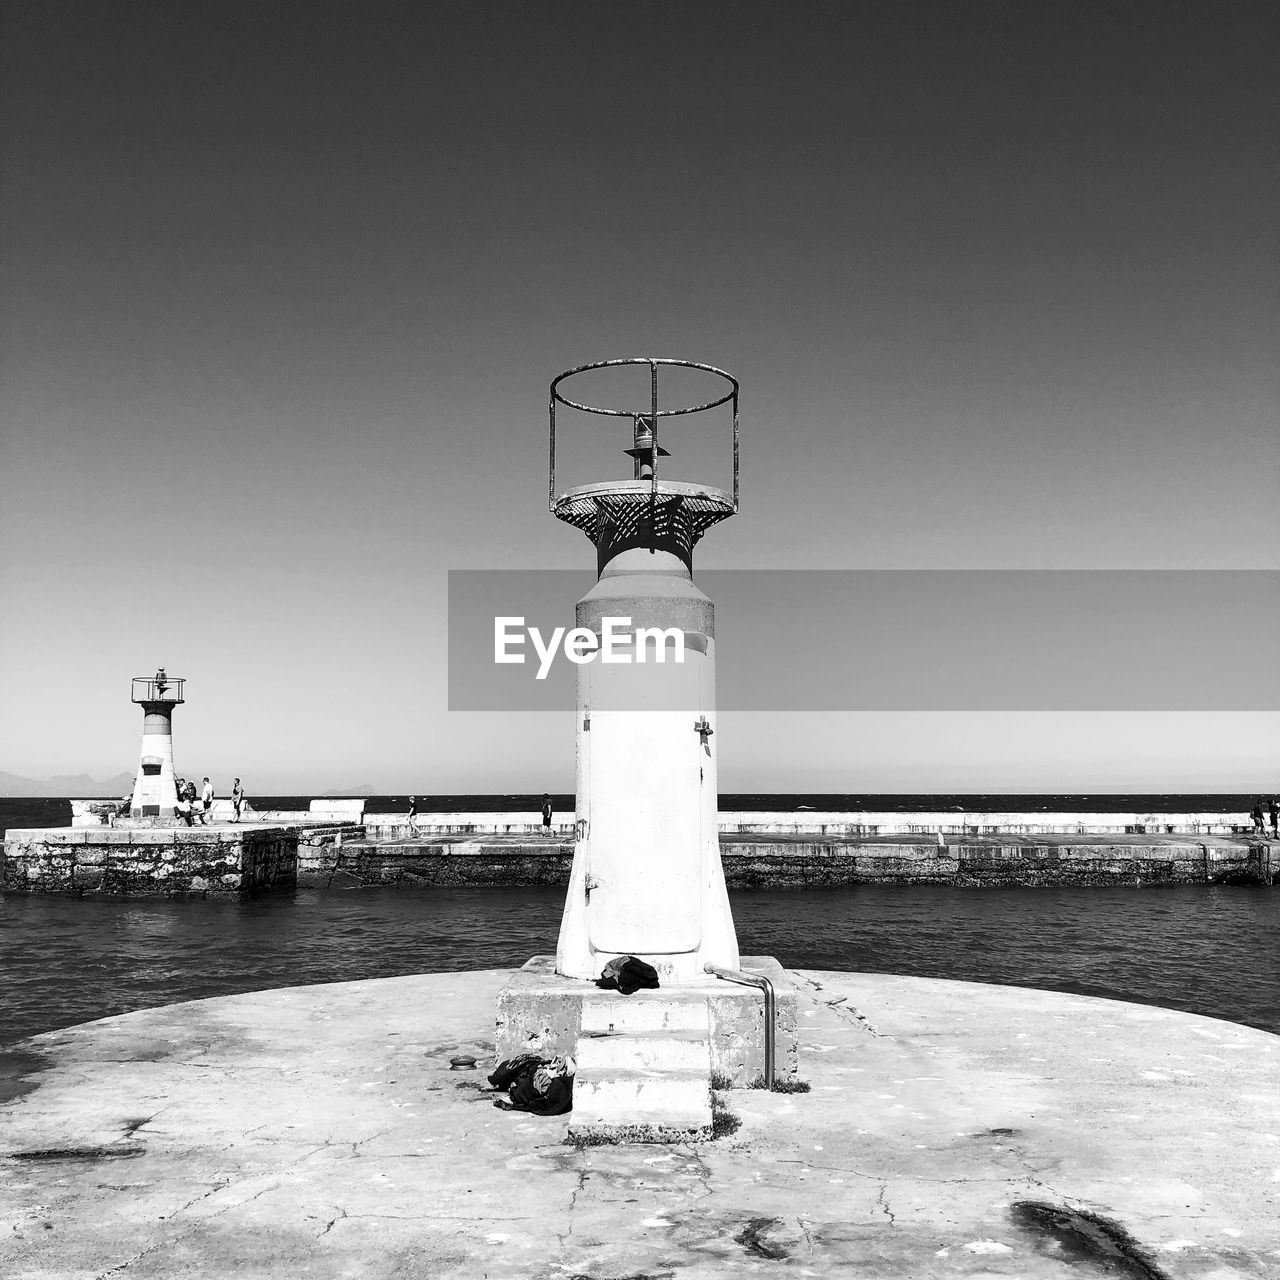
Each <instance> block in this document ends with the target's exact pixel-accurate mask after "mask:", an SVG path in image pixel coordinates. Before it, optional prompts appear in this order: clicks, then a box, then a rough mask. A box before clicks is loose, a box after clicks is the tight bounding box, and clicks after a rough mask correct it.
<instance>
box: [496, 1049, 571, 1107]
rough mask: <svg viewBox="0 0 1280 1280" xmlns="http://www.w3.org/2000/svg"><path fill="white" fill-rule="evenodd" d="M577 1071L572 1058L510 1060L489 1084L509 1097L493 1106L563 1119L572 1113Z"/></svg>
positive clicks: (525, 1055)
mask: <svg viewBox="0 0 1280 1280" xmlns="http://www.w3.org/2000/svg"><path fill="white" fill-rule="evenodd" d="M576 1071H577V1066H576V1065H575V1063H574V1061H573V1059H572V1058H542V1057H539V1056H538V1055H537V1054H536V1053H522V1054H520V1055H519V1056H518V1057H515V1058H507V1059H505V1060H504V1061H502V1062H500V1063H498V1065H497V1066H496V1067H495V1068H494V1070H493V1074H492V1075H490V1076H489V1083H490V1084H491V1085H493V1087H494V1088H495V1089H501V1090H504V1091H505V1092H506V1094H507V1096H506V1098H495V1099H494V1101H493V1105H494V1106H495V1107H498V1108H500V1109H501V1110H503V1111H530V1112H532V1113H533V1114H534V1115H535V1116H562V1115H564V1113H565V1112H566V1111H572V1110H573V1077H574V1074H575V1073H576Z"/></svg>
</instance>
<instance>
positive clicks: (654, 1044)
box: [574, 1022, 711, 1078]
mask: <svg viewBox="0 0 1280 1280" xmlns="http://www.w3.org/2000/svg"><path fill="white" fill-rule="evenodd" d="M574 1057H575V1060H576V1061H577V1064H578V1070H579V1071H583V1070H586V1071H591V1072H599V1073H600V1074H601V1075H604V1074H605V1073H607V1072H608V1071H609V1070H611V1069H613V1070H635V1069H639V1070H648V1071H701V1072H703V1073H704V1074H705V1075H707V1076H708V1078H709V1077H710V1073H711V1038H710V1036H709V1034H708V1032H707V1027H706V1023H705V1022H704V1023H703V1026H702V1028H701V1030H698V1031H632V1030H630V1029H628V1030H627V1031H625V1032H618V1031H616V1030H615V1031H614V1032H613V1034H594V1035H593V1034H592V1033H590V1032H584V1033H583V1034H582V1035H581V1036H579V1037H578V1050H577V1053H576V1054H575V1055H574Z"/></svg>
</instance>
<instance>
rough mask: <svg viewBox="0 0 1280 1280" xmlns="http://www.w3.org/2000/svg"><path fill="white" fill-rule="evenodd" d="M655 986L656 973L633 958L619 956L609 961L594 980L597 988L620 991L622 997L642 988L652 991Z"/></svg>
mask: <svg viewBox="0 0 1280 1280" xmlns="http://www.w3.org/2000/svg"><path fill="white" fill-rule="evenodd" d="M657 985H658V971H657V970H656V969H655V968H654V967H653V965H651V964H647V963H646V962H645V961H643V960H637V959H636V957H635V956H619V957H618V958H617V959H616V960H610V961H609V963H608V964H607V965H605V967H604V969H603V970H602V971H601V973H600V976H599V978H597V979H596V986H597V987H605V988H606V989H609V990H617V991H621V992H622V994H623V995H624V996H629V995H630V994H631V993H632V992H633V991H639V990H641V989H642V988H644V989H647V990H653V989H655V988H656V987H657Z"/></svg>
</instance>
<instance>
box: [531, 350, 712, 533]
mask: <svg viewBox="0 0 1280 1280" xmlns="http://www.w3.org/2000/svg"><path fill="white" fill-rule="evenodd" d="M629 364H640V365H647V366H648V367H649V406H648V408H646V409H606V408H603V407H602V406H600V405H594V404H581V403H579V402H578V401H576V400H570V399H569V398H568V397H567V396H565V395H562V394H561V392H560V384H561V383H563V382H565V381H567V380H568V379H569V378H573V377H576V376H577V375H578V374H580V373H587V372H589V371H590V370H592V369H615V368H618V367H619V366H621V365H629ZM663 365H666V366H667V367H675V368H680V369H700V370H702V371H703V372H704V373H710V374H713V375H714V376H715V377H717V378H723V379H724V380H725V382H727V383H728V384H729V390H728V391H727V392H726V393H725V394H724V395H722V396H720V397H719V398H718V399H716V400H708V401H707V402H706V403H705V404H693V405H686V406H684V407H682V408H679V409H660V408H659V407H658V369H659V368H660V367H661V366H663ZM557 404H562V405H564V406H565V407H566V408H569V409H577V410H579V411H580V412H582V413H594V414H597V415H599V416H601V417H605V418H635V419H639V418H642V417H645V418H649V419H651V420H652V424H653V452H652V455H651V457H652V479H651V481H650V487H649V494H650V497H649V504H650V512H651V513H652V511H653V508H654V506H655V504H656V503H657V499H658V458H659V457H660V456H661V454H662V452H663V451H662V450H661V449H660V448H659V443H658V423H659V421H660V420H661V419H663V418H678V417H681V416H683V415H685V414H689V413H702V412H703V411H704V410H706V409H715V408H718V407H719V406H720V405H722V404H731V405H732V408H733V510H734V511H737V509H738V380H737V378H735V377H734V376H733V374H731V373H726V372H725V371H724V370H723V369H717V368H716V366H715V365H713V364H701V363H699V362H698V361H697V360H676V359H674V358H672V357H671V356H625V357H623V358H621V359H618V360H597V361H595V362H594V363H593V364H583V365H579V366H578V367H577V368H576V369H566V370H565V372H564V373H561V374H559V375H557V376H556V377H555V378H554V379H552V382H551V398H550V401H549V402H548V405H547V409H548V416H549V418H550V420H551V439H550V447H551V458H550V466H549V468H548V475H547V506H548V508H549V509H550V510H551V511H553V512H554V511H555V509H556V405H557Z"/></svg>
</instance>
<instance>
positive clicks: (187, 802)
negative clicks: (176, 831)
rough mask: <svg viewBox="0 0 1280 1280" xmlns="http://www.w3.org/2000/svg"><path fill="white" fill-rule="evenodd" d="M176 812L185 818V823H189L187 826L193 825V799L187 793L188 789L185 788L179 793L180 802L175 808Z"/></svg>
mask: <svg viewBox="0 0 1280 1280" xmlns="http://www.w3.org/2000/svg"><path fill="white" fill-rule="evenodd" d="M174 812H175V813H176V814H177V815H178V817H179V818H181V819H182V820H183V822H185V823H186V824H187V826H191V825H192V823H191V799H190V797H189V796H188V795H187V792H186V789H185V788H184V789H183V790H182V791H180V792H179V793H178V804H177V807H176V808H175V810H174Z"/></svg>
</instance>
